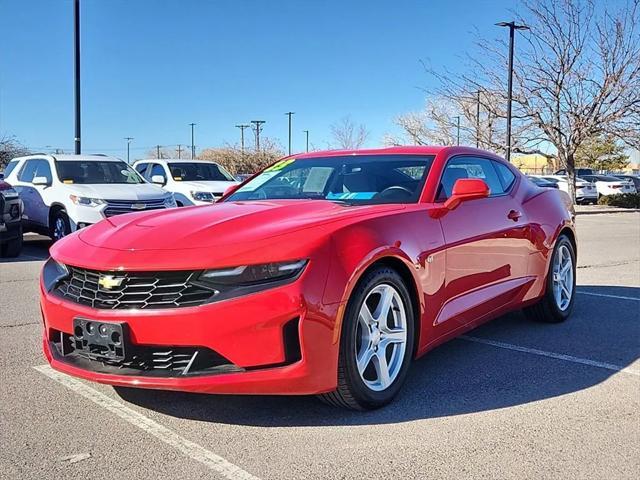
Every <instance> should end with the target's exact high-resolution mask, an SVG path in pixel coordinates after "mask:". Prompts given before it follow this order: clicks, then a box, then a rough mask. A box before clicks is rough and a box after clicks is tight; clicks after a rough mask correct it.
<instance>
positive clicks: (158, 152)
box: [156, 145, 162, 160]
mask: <svg viewBox="0 0 640 480" xmlns="http://www.w3.org/2000/svg"><path fill="white" fill-rule="evenodd" d="M161 146H162V145H156V158H157V159H158V160H160V147H161Z"/></svg>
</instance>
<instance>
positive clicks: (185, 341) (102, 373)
mask: <svg viewBox="0 0 640 480" xmlns="http://www.w3.org/2000/svg"><path fill="white" fill-rule="evenodd" d="M306 273H307V272H305V274H306ZM304 277H305V275H303V278H301V279H299V280H298V281H296V282H294V283H292V284H289V285H285V286H282V287H278V288H274V289H271V290H267V291H264V292H260V293H256V294H253V295H247V296H245V297H239V298H234V299H230V300H224V301H220V302H215V303H210V304H205V305H201V306H198V307H185V308H177V309H166V310H160V309H158V310H146V309H145V310H138V311H129V310H99V309H93V308H90V307H86V306H84V305H80V304H76V303H72V302H69V301H67V300H63V299H60V298H58V297H57V296H55V295H52V294H50V293H49V292H46V291H45V289H44V286H43V285H42V283H41V285H40V288H41V307H42V315H43V322H44V338H43V350H44V354H45V356H46V358H47V360H48V361H49V363H50V364H51V366H52V367H53V368H54V369H56V370H59V371H61V372H64V373H67V374H70V375H73V376H76V377H80V378H84V379H87V380H91V381H95V382H100V383H106V384H111V385H117V386H129V387H139V388H151V389H163V390H180V391H189V392H202V393H234V394H316V393H322V392H327V391H331V390H333V389H335V386H336V383H337V377H336V372H337V356H338V344H337V341H336V339H335V335H334V324H335V322H334V318H335V315H336V312H337V305H335V306H322V307H319V305H320V302H319V301H317V299H316V298H315V296H314V295H313V294H311V295H309V294H307V295H306V296H305V295H303V293H302V292H303V288H304V284H305V282H304V280H305V278H304ZM307 281H309V279H308V278H307ZM305 291H307V290H305ZM76 318H85V319H91V320H96V321H98V322H102V323H108V322H125V323H126V325H127V326H128V328H129V331H130V341H131V343H132V344H133V345H137V346H157V347H162V346H174V347H176V346H177V347H181V346H184V347H192V346H197V347H204V348H206V349H210V350H212V351H214V352H216V353H217V354H219V355H220V356H222V357H224V358H225V359H227V360H228V361H229V362H230V364H231V365H232V366H233V368H231V369H226V370H225V369H222V370H219V371H215V373H210V372H211V371H206V372H191V373H189V374H187V375H179V374H178V375H173V376H161V375H149V374H147V373H144V372H140V374H131V373H130V371H127V370H126V369H122V370H121V371H122V372H127V373H126V374H121V373H114V372H117V371H118V370H109V369H106V368H104V365H103V364H102V362H100V361H97V360H91V361H85V362H74V361H71V358H70V357H69V358H65V356H64V355H61V352H60V351H59V350H58V349H57V347H56V342H57V341H58V340H59V338H60V335H61V333H64V334H67V335H73V321H74V319H76ZM292 321H295V325H296V326H297V335H298V338H297V340H298V342H299V343H298V346H299V353H298V356H297V358H291V355H290V348H289V347H288V346H287V345H286V343H287V341H286V336H285V335H284V329H285V328H286V326H287V325H289V326H290V325H291V324H292V323H291V322H292ZM92 362H93V363H92Z"/></svg>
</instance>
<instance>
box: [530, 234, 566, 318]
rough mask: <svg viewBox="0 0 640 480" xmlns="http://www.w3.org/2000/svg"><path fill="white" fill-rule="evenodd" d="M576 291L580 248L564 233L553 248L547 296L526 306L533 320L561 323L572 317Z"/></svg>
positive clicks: (545, 293) (545, 294)
mask: <svg viewBox="0 0 640 480" xmlns="http://www.w3.org/2000/svg"><path fill="white" fill-rule="evenodd" d="M575 295H576V252H575V249H574V248H573V244H572V243H571V240H569V238H568V237H567V236H566V235H561V236H560V237H559V238H558V240H557V241H556V246H555V248H554V249H553V256H552V257H551V264H550V265H549V272H548V273H547V283H546V287H545V292H544V296H543V297H542V298H541V299H540V300H539V301H538V303H536V304H535V305H532V306H530V307H527V308H526V309H525V314H526V315H527V316H528V317H529V318H531V319H532V320H535V321H538V322H546V323H559V322H563V321H565V320H566V319H567V318H569V315H570V314H571V310H573V303H574V298H575Z"/></svg>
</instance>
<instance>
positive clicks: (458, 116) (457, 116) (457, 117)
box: [455, 115, 460, 145]
mask: <svg viewBox="0 0 640 480" xmlns="http://www.w3.org/2000/svg"><path fill="white" fill-rule="evenodd" d="M455 118H456V119H457V121H458V135H457V136H458V141H457V143H456V145H460V115H456V117H455Z"/></svg>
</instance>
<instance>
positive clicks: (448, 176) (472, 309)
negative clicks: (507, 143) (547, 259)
mask: <svg viewBox="0 0 640 480" xmlns="http://www.w3.org/2000/svg"><path fill="white" fill-rule="evenodd" d="M460 178H479V179H482V180H483V181H484V182H485V183H487V185H488V186H489V190H490V195H489V197H487V198H481V199H476V200H470V201H464V202H461V203H460V204H459V205H458V207H457V208H455V209H453V210H451V211H448V212H447V213H446V214H445V215H443V216H442V217H441V219H440V222H441V226H442V231H443V235H444V239H445V253H446V267H445V292H446V298H447V301H446V303H445V304H444V305H443V307H442V309H441V310H440V312H439V314H438V316H437V318H436V321H435V324H436V325H437V324H441V323H443V322H451V323H450V327H449V328H448V329H447V330H449V329H455V328H458V327H459V326H461V325H464V324H467V323H469V322H472V321H474V320H479V319H481V318H483V317H484V316H486V315H487V314H489V313H491V312H492V311H494V310H496V309H498V308H500V307H502V306H504V305H505V304H507V303H508V302H509V301H512V300H514V298H515V296H516V295H517V294H518V292H519V291H520V290H521V289H522V288H523V287H524V285H525V284H527V283H530V281H531V279H530V278H529V277H528V275H527V273H528V271H527V267H528V256H529V253H530V242H529V239H528V237H529V235H528V232H529V228H528V226H527V219H526V218H525V216H524V212H523V211H522V207H521V205H520V204H519V201H518V200H517V199H516V198H515V196H514V194H515V189H516V188H517V183H518V182H517V175H516V174H515V173H514V172H513V171H511V169H510V167H507V166H506V165H505V164H502V163H501V162H496V161H495V160H491V159H488V158H483V157H477V156H467V155H464V156H456V157H453V158H451V159H449V161H448V162H447V164H446V166H445V168H444V170H443V173H442V176H441V181H440V186H439V189H438V196H437V199H436V200H437V201H439V202H444V201H445V200H446V199H447V198H448V197H449V196H450V195H451V192H452V189H453V185H454V184H455V182H456V180H458V179H460Z"/></svg>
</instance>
